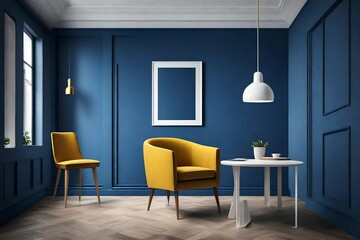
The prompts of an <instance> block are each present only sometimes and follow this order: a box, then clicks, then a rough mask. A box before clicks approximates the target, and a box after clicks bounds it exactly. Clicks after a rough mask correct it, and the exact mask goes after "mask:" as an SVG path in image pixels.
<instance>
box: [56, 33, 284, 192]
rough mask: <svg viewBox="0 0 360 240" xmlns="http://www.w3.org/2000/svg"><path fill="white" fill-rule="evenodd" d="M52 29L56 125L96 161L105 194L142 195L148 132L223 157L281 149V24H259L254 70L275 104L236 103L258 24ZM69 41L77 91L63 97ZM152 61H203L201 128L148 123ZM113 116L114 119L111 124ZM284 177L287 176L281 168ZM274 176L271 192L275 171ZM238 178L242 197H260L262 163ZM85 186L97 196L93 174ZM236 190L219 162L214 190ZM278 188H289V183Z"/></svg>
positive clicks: (246, 80)
mask: <svg viewBox="0 0 360 240" xmlns="http://www.w3.org/2000/svg"><path fill="white" fill-rule="evenodd" d="M55 35H56V39H57V48H58V49H57V56H58V57H57V61H58V78H57V81H58V82H57V86H58V92H57V95H58V98H57V105H56V108H57V119H58V123H57V130H61V131H68V130H69V131H70V130H71V131H76V133H77V134H78V137H79V142H80V146H81V148H82V151H83V155H84V156H85V157H91V158H97V159H100V160H101V167H100V169H99V181H100V185H101V193H102V194H103V195H147V194H148V189H147V187H146V180H145V173H144V166H143V155H142V154H143V153H142V144H143V142H144V140H145V139H147V138H150V137H157V136H172V137H179V138H184V139H188V140H191V141H195V142H199V143H202V144H207V145H212V146H217V147H219V148H221V157H222V159H229V158H233V157H239V156H243V157H249V158H250V157H252V156H253V154H252V148H251V146H250V143H251V142H252V141H254V140H257V139H263V140H266V141H269V142H270V146H269V147H268V150H267V153H268V154H270V153H271V152H281V153H282V154H284V155H287V142H288V139H287V138H288V130H287V129H288V127H287V122H288V121H287V120H288V105H287V99H288V94H287V90H288V85H287V77H288V75H287V74H288V69H287V66H288V65H287V63H288V31H287V30H273V29H266V30H265V29H264V30H261V35H260V40H261V49H260V50H261V52H260V54H261V55H260V56H261V63H260V65H261V66H260V67H261V71H262V72H263V73H264V76H265V81H266V82H267V83H268V84H269V85H270V86H271V87H272V88H273V90H274V93H275V102H274V103H272V104H245V103H243V102H242V93H243V90H244V89H245V87H246V86H247V85H248V84H250V83H251V82H252V75H253V73H254V72H255V70H256V31H255V30H250V29H242V30H226V29H224V30H215V29H209V30H204V29H194V30H185V29H178V30H170V29H162V30H160V29H158V30H156V29H139V30H65V29H64V30H56V31H55ZM68 46H70V47H71V69H72V70H71V75H72V78H73V82H74V86H75V91H76V94H75V95H74V96H65V95H64V89H65V86H66V79H67V72H68V70H67V61H68V60H67V59H68ZM156 60H157V61H166V60H168V61H180V60H182V61H203V85H204V86H203V119H204V125H203V126H201V127H152V125H151V81H152V80H151V75H152V73H151V66H152V65H151V62H152V61H156ZM117 64H118V65H117ZM116 66H118V78H117V77H116ZM117 79H118V81H117ZM116 86H117V88H116ZM113 94H115V95H113ZM116 95H117V96H118V100H117V101H116V98H114V96H116ZM115 116H118V122H117V123H115V122H113V120H114V119H115ZM116 126H118V128H117V129H115V128H114V127H116ZM76 177H77V173H76V172H74V173H71V182H70V183H71V193H73V194H77V192H76V191H75V190H76V189H77V181H76V179H77V178H76ZM283 177H284V180H285V182H287V170H286V169H284V174H283ZM53 179H54V180H55V169H54V171H53ZM271 180H272V182H271V187H272V192H273V193H275V191H276V171H274V172H272V179H271ZM241 181H242V182H241V188H242V189H241V190H242V194H247V195H260V194H262V193H263V169H251V168H249V169H244V170H242V175H241ZM53 182H54V181H53ZM84 184H86V186H87V188H85V194H94V187H93V179H92V175H91V172H90V171H89V172H85V173H84ZM232 186H233V177H232V171H231V169H230V168H229V167H222V174H221V186H220V194H227V195H230V194H232ZM283 187H284V189H283V190H284V193H285V194H286V193H288V186H287V184H284V186H283ZM60 190H61V189H60ZM51 191H52V188H50V189H49V193H51ZM183 194H191V195H200V194H212V191H211V190H198V191H191V192H183Z"/></svg>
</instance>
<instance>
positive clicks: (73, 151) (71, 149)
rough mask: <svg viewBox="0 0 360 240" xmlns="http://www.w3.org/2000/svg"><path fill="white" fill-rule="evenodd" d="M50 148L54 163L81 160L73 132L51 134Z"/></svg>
mask: <svg viewBox="0 0 360 240" xmlns="http://www.w3.org/2000/svg"><path fill="white" fill-rule="evenodd" d="M51 146H52V152H53V157H54V161H55V163H60V162H64V161H68V160H74V159H82V158H83V157H82V155H81V152H80V148H79V144H78V141H77V139H76V135H75V133H74V132H52V133H51Z"/></svg>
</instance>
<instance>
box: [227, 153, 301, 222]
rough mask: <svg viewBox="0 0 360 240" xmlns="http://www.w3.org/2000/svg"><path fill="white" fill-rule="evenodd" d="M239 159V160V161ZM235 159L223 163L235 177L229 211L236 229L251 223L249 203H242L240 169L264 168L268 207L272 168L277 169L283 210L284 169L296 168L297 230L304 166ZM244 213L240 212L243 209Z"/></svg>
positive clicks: (295, 162)
mask: <svg viewBox="0 0 360 240" xmlns="http://www.w3.org/2000/svg"><path fill="white" fill-rule="evenodd" d="M237 159H238V160H237ZM239 159H242V158H234V159H230V160H223V161H221V164H222V165H225V166H231V167H232V168H233V175H234V195H233V201H232V203H231V208H230V211H229V215H228V217H229V218H236V227H237V228H242V227H246V226H247V225H248V224H249V222H250V213H249V211H248V209H247V202H246V201H244V202H241V203H240V167H263V168H264V199H265V204H266V206H270V167H277V169H278V175H277V180H278V181H277V182H278V183H277V184H278V186H277V195H278V208H279V209H281V208H282V167H294V168H295V176H294V177H295V226H294V227H295V228H297V226H298V166H299V165H302V164H304V163H303V162H302V161H296V160H257V159H246V160H239ZM240 208H241V209H242V210H243V211H240V210H241V209H240Z"/></svg>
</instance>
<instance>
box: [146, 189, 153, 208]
mask: <svg viewBox="0 0 360 240" xmlns="http://www.w3.org/2000/svg"><path fill="white" fill-rule="evenodd" d="M154 192H155V189H154V188H151V189H150V196H149V203H148V207H147V210H148V211H149V210H150V206H151V202H152V199H153V197H154Z"/></svg>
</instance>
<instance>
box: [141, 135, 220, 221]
mask: <svg viewBox="0 0 360 240" xmlns="http://www.w3.org/2000/svg"><path fill="white" fill-rule="evenodd" d="M143 150H144V164H145V173H146V181H147V185H148V187H149V188H150V197H149V203H148V208H147V210H148V211H149V209H150V206H151V201H152V198H153V196H154V192H155V189H162V190H166V195H167V200H168V202H169V197H170V191H173V192H174V195H175V206H176V217H177V219H179V191H180V190H190V189H200V188H213V190H214V195H215V200H216V204H217V208H218V211H219V213H221V211H220V203H219V196H218V189H217V187H218V186H219V181H220V150H219V149H218V148H215V147H209V146H204V145H200V144H197V143H193V142H190V141H186V140H182V139H178V138H151V139H148V140H146V141H145V142H144V149H143Z"/></svg>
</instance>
